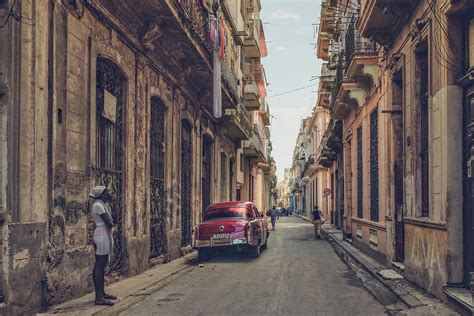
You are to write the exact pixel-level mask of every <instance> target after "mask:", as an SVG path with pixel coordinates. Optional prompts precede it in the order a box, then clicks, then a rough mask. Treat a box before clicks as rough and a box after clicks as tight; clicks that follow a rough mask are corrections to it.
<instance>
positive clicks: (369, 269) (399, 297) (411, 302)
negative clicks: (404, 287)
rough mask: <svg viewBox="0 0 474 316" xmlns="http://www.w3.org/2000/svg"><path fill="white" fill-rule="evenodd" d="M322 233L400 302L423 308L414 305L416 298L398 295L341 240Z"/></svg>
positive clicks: (326, 232) (327, 233)
mask: <svg viewBox="0 0 474 316" xmlns="http://www.w3.org/2000/svg"><path fill="white" fill-rule="evenodd" d="M321 230H322V231H324V233H325V234H326V237H327V239H328V240H330V241H333V242H334V243H335V244H337V245H338V246H339V247H340V248H342V250H343V251H344V252H345V253H346V254H347V255H349V256H350V257H351V258H352V259H353V260H354V261H355V262H357V263H358V264H359V265H360V266H362V267H363V268H364V269H365V270H366V271H367V272H369V273H370V275H372V276H373V277H374V278H375V279H376V280H377V281H379V282H380V283H382V284H383V285H384V286H385V287H386V288H387V289H388V290H389V291H390V292H391V293H392V294H393V295H395V296H396V297H397V299H398V300H400V301H401V302H402V303H404V304H405V305H406V306H408V307H410V308H412V307H418V306H422V304H416V303H414V302H413V301H412V300H411V298H413V299H415V298H414V297H412V296H411V295H410V296H411V298H410V299H408V298H406V297H405V298H404V297H403V296H402V295H400V294H399V293H397V291H395V290H394V289H393V288H392V287H391V286H390V284H388V283H387V281H386V280H385V279H384V278H382V277H381V276H380V275H379V274H378V273H377V270H374V269H371V268H370V267H369V265H368V264H367V262H365V261H364V260H363V259H361V258H359V257H358V256H357V255H355V254H354V253H353V252H352V251H350V250H348V249H347V248H346V245H344V244H343V242H341V241H340V240H339V239H337V238H334V237H332V236H331V233H329V232H328V231H327V230H326V229H323V228H321Z"/></svg>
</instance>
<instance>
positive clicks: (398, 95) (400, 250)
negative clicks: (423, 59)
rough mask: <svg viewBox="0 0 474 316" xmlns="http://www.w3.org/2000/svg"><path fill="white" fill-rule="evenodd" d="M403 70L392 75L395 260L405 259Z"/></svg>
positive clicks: (401, 260)
mask: <svg viewBox="0 0 474 316" xmlns="http://www.w3.org/2000/svg"><path fill="white" fill-rule="evenodd" d="M403 98H404V90H403V71H402V70H401V69H400V70H398V71H396V72H395V73H394V75H393V77H392V111H391V113H390V114H391V123H392V135H393V136H392V139H393V157H394V158H393V159H394V164H393V168H394V170H393V174H394V177H393V185H394V187H395V212H394V220H395V260H396V261H398V262H403V261H404V260H405V225H404V223H403V205H404V188H403V176H404V165H405V160H404V150H403Z"/></svg>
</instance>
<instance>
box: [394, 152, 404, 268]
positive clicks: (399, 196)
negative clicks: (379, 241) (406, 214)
mask: <svg viewBox="0 0 474 316" xmlns="http://www.w3.org/2000/svg"><path fill="white" fill-rule="evenodd" d="M402 144H403V143H402ZM394 169H395V259H396V260H397V261H398V262H403V261H405V225H404V223H403V160H399V161H395V165H394Z"/></svg>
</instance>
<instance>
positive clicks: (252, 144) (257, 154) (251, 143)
mask: <svg viewBox="0 0 474 316" xmlns="http://www.w3.org/2000/svg"><path fill="white" fill-rule="evenodd" d="M243 147H244V155H245V156H247V157H250V158H254V159H261V160H263V159H264V157H265V149H264V147H263V142H262V141H261V140H260V138H259V136H258V134H257V133H253V134H252V137H251V138H250V139H249V140H246V141H244V145H243Z"/></svg>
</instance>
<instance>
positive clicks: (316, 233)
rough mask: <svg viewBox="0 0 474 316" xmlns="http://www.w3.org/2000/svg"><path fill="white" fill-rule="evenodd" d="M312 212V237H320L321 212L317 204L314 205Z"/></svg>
mask: <svg viewBox="0 0 474 316" xmlns="http://www.w3.org/2000/svg"><path fill="white" fill-rule="evenodd" d="M312 214H313V224H314V237H315V238H318V239H321V220H322V214H321V211H320V210H319V208H318V206H317V205H315V206H314V209H313V213H312Z"/></svg>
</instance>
